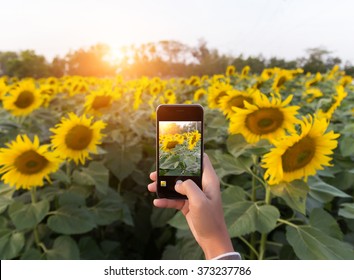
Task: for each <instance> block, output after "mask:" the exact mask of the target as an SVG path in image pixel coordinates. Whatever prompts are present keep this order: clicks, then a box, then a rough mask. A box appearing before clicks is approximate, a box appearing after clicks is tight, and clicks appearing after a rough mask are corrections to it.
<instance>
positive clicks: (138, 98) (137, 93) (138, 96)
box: [133, 88, 143, 111]
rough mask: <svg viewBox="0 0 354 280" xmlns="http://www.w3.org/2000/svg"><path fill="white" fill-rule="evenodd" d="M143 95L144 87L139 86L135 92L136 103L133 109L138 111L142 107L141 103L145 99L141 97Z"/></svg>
mask: <svg viewBox="0 0 354 280" xmlns="http://www.w3.org/2000/svg"><path fill="white" fill-rule="evenodd" d="M142 95H143V89H142V88H138V89H137V90H136V91H135V92H134V104H133V109H134V110H135V111H137V110H138V109H139V107H140V104H141V103H143V100H142V99H141V96H142Z"/></svg>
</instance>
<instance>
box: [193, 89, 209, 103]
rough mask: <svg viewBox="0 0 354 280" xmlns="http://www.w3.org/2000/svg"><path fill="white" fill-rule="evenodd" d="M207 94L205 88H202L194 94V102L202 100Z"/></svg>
mask: <svg viewBox="0 0 354 280" xmlns="http://www.w3.org/2000/svg"><path fill="white" fill-rule="evenodd" d="M206 94H207V92H206V90H205V89H203V88H200V89H198V90H197V91H196V92H195V93H194V97H193V100H194V101H199V99H200V98H201V97H202V96H204V95H206Z"/></svg>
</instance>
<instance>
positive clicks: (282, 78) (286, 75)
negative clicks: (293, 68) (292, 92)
mask: <svg viewBox="0 0 354 280" xmlns="http://www.w3.org/2000/svg"><path fill="white" fill-rule="evenodd" d="M292 78H293V75H292V74H291V72H290V71H287V70H280V71H278V72H277V73H276V74H275V77H274V81H273V86H272V89H273V90H274V92H276V93H279V91H280V89H282V88H283V87H284V84H285V83H286V82H287V81H290V80H292Z"/></svg>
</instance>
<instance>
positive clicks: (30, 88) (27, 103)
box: [2, 79, 42, 116]
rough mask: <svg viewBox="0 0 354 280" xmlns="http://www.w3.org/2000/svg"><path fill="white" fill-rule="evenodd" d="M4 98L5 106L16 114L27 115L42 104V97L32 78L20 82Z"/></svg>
mask: <svg viewBox="0 0 354 280" xmlns="http://www.w3.org/2000/svg"><path fill="white" fill-rule="evenodd" d="M2 99H3V106H4V108H5V109H6V110H8V111H10V112H11V113H12V114H13V115H15V116H27V115H28V114H30V113H32V112H33V111H34V110H36V109H38V108H39V107H40V106H41V104H42V98H41V96H40V93H39V91H38V89H37V88H36V85H35V83H34V81H33V80H32V79H29V80H24V81H21V82H19V83H18V84H17V85H16V86H14V87H12V88H11V89H10V91H9V94H7V95H4V96H3V97H2Z"/></svg>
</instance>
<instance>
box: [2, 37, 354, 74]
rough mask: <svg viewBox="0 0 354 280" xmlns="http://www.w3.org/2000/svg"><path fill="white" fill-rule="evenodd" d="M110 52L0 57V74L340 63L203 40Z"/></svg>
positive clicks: (327, 55) (207, 70)
mask: <svg viewBox="0 0 354 280" xmlns="http://www.w3.org/2000/svg"><path fill="white" fill-rule="evenodd" d="M110 52H111V50H110V48H109V47H108V46H107V45H105V44H97V45H94V46H91V47H89V48H87V49H84V48H81V49H79V50H76V51H72V52H69V53H68V54H66V55H65V56H64V57H59V56H56V57H55V58H54V59H52V61H51V62H48V61H47V60H46V59H45V57H44V56H43V55H40V54H37V53H36V52H35V51H34V50H24V51H20V52H13V51H5V52H0V75H7V76H10V77H18V78H25V77H34V78H42V77H49V76H54V77H62V76H64V75H80V76H94V77H108V76H114V75H116V74H121V75H122V76H124V77H126V78H138V77H141V76H148V77H154V76H159V77H176V76H178V77H189V76H192V75H198V76H202V75H213V74H220V73H224V71H225V69H226V67H227V66H228V65H234V66H235V67H236V69H238V70H241V69H242V68H243V67H244V66H246V65H248V66H250V67H251V71H252V72H253V73H260V72H262V70H263V69H264V68H273V67H280V68H284V69H294V68H298V67H301V68H303V69H304V71H305V72H312V73H316V72H320V73H324V72H326V71H328V70H329V69H331V68H332V67H333V66H334V65H339V64H342V60H341V59H340V58H339V57H334V56H332V55H331V52H330V51H328V50H326V49H324V48H311V49H307V50H306V56H304V57H300V58H297V59H294V60H286V59H283V58H277V57H271V58H269V59H266V58H265V57H263V56H262V55H258V56H248V57H246V56H244V55H242V54H240V55H238V56H233V55H228V54H222V53H220V52H219V51H218V50H217V49H212V48H209V47H208V46H207V42H206V41H204V40H200V41H199V43H198V44H197V46H189V45H186V44H183V43H181V42H178V41H159V42H153V43H147V44H141V45H139V46H135V45H132V46H129V47H123V48H121V49H120V52H121V57H120V59H119V61H112V60H110V59H109V55H110ZM342 68H343V70H344V71H346V73H347V74H348V75H352V76H354V66H353V65H352V64H351V63H350V62H348V61H347V62H345V63H344V66H343V67H342Z"/></svg>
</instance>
